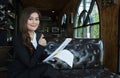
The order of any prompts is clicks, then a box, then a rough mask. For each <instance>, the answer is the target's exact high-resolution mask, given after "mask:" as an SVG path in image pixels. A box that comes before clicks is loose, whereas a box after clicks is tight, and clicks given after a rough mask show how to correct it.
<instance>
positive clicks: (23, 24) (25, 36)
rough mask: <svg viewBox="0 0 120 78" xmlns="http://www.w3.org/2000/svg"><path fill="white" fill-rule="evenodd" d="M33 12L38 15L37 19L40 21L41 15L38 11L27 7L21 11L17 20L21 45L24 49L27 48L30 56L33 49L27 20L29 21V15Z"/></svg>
mask: <svg viewBox="0 0 120 78" xmlns="http://www.w3.org/2000/svg"><path fill="white" fill-rule="evenodd" d="M34 12H36V13H38V15H39V19H40V17H41V14H40V12H39V10H38V9H36V8H34V7H27V8H25V9H24V10H23V11H22V14H21V17H20V20H19V29H20V33H21V36H22V43H23V45H24V46H25V47H27V48H28V50H29V51H30V54H33V52H34V47H33V46H32V44H31V38H30V35H29V33H28V29H27V20H28V19H29V17H30V15H31V14H32V13H34Z"/></svg>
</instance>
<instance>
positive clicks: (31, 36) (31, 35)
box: [28, 31, 34, 40]
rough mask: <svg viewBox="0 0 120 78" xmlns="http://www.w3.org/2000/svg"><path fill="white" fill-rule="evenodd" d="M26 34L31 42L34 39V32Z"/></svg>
mask: <svg viewBox="0 0 120 78" xmlns="http://www.w3.org/2000/svg"><path fill="white" fill-rule="evenodd" d="M28 33H29V35H30V38H31V40H33V38H34V31H29V32H28Z"/></svg>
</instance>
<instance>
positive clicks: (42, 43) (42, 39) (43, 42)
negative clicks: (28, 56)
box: [38, 34, 47, 46]
mask: <svg viewBox="0 0 120 78" xmlns="http://www.w3.org/2000/svg"><path fill="white" fill-rule="evenodd" d="M38 43H39V44H40V45H41V46H46V45H47V41H46V40H45V38H44V35H43V34H42V35H41V37H40V39H39V41H38Z"/></svg>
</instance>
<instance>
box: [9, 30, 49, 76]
mask: <svg viewBox="0 0 120 78" xmlns="http://www.w3.org/2000/svg"><path fill="white" fill-rule="evenodd" d="M36 36H37V42H38V40H39V38H40V37H41V34H40V33H38V32H36ZM44 48H45V47H43V46H41V45H39V44H38V46H37V48H36V50H35V52H34V54H33V55H30V53H29V50H28V49H27V48H26V47H25V46H24V45H23V44H22V40H21V35H18V36H17V37H16V38H15V45H14V52H15V59H14V61H13V62H12V63H11V64H10V65H9V67H8V76H9V78H12V77H13V78H15V76H17V75H19V74H20V73H23V72H25V71H26V70H31V69H33V68H35V67H37V66H38V65H39V64H41V63H42V60H43V59H45V58H46V57H47V56H48V55H47V53H46V52H45V51H44Z"/></svg>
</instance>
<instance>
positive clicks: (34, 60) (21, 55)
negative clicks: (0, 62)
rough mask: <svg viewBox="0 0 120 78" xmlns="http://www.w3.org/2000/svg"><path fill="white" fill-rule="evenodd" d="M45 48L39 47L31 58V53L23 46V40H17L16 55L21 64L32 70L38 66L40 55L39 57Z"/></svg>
mask: <svg viewBox="0 0 120 78" xmlns="http://www.w3.org/2000/svg"><path fill="white" fill-rule="evenodd" d="M43 50H44V48H43V47H42V46H40V45H39V46H38V49H37V50H36V52H35V53H34V54H33V55H32V56H31V55H30V53H29V51H28V50H27V49H26V48H25V46H24V45H22V43H21V40H20V39H19V38H16V40H15V54H16V59H18V60H19V61H20V62H21V63H23V64H24V65H25V66H26V67H29V68H32V67H35V66H36V65H38V62H39V60H38V56H37V54H36V53H38V55H39V57H40V56H41V55H42V54H43Z"/></svg>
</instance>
